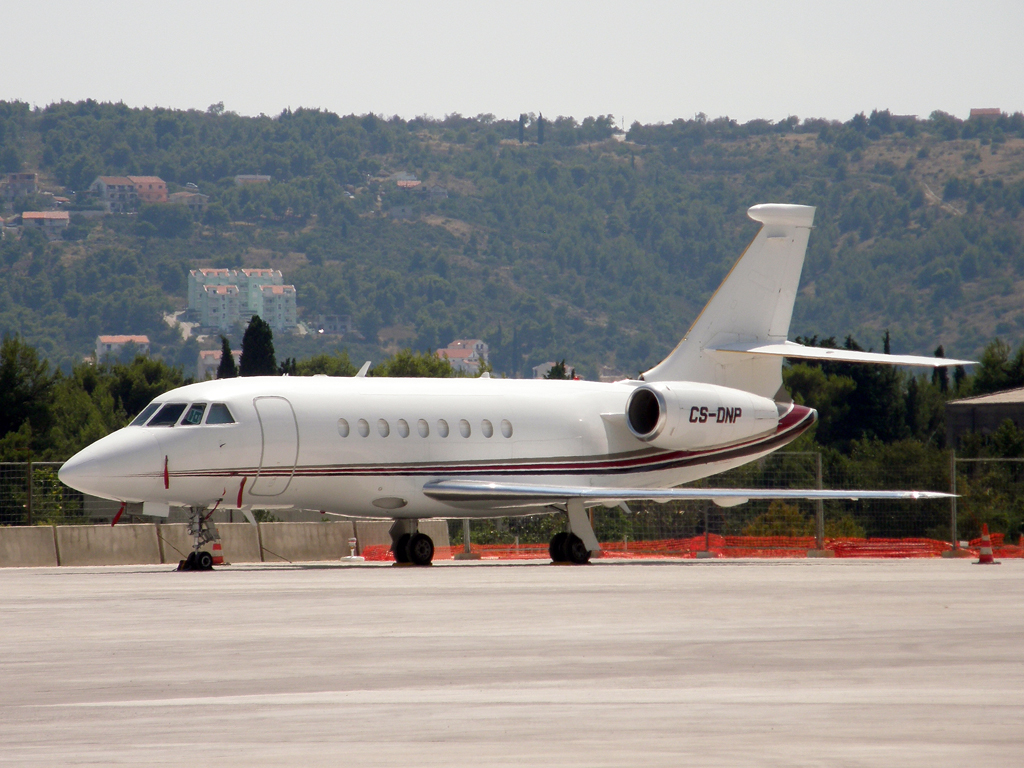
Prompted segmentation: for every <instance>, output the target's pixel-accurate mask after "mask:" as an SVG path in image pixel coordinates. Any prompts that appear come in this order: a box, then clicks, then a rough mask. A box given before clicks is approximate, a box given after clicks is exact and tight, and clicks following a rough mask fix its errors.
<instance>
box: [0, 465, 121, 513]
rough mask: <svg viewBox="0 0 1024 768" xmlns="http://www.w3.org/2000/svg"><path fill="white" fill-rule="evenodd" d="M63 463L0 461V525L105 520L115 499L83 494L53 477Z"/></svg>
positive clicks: (115, 506) (112, 510) (114, 510)
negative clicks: (110, 499)
mask: <svg viewBox="0 0 1024 768" xmlns="http://www.w3.org/2000/svg"><path fill="white" fill-rule="evenodd" d="M62 463H63V462H59V461H25V462H20V461H19V462H0V525H78V524H89V523H96V522H103V521H109V520H110V519H111V518H112V517H113V516H114V514H116V512H117V510H118V507H119V506H120V505H119V504H117V502H113V501H108V500H107V499H98V498H96V497H95V496H87V495H85V494H83V493H80V492H79V491H76V490H74V489H72V488H68V487H67V486H66V485H64V483H62V482H61V481H60V480H59V479H58V478H57V470H58V469H60V467H61V464H62Z"/></svg>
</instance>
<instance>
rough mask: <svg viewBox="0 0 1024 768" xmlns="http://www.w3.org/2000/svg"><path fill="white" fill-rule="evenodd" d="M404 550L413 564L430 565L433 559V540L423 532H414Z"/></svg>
mask: <svg viewBox="0 0 1024 768" xmlns="http://www.w3.org/2000/svg"><path fill="white" fill-rule="evenodd" d="M406 552H407V553H408V555H409V562H411V563H413V564H414V565H430V561H431V560H433V559H434V542H433V541H432V540H431V538H430V537H429V536H427V535H426V534H425V533H415V534H413V535H412V538H410V539H409V544H408V546H407V547H406Z"/></svg>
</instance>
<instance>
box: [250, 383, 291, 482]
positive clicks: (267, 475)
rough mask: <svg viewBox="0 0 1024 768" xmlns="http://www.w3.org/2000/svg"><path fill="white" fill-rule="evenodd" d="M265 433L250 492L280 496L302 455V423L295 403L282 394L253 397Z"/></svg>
mask: <svg viewBox="0 0 1024 768" xmlns="http://www.w3.org/2000/svg"><path fill="white" fill-rule="evenodd" d="M252 402H253V405H254V406H255V407H256V413H257V415H258V416H259V420H260V431H261V432H262V435H263V451H262V453H261V454H260V470H259V474H257V475H256V480H255V481H253V484H252V487H251V488H250V489H249V493H251V494H252V495H253V496H279V495H281V494H282V493H284V492H285V489H286V488H288V485H289V484H290V483H291V481H292V474H293V473H294V472H295V464H296V462H297V461H298V458H299V426H298V423H297V422H296V420H295V411H294V410H292V404H291V403H289V402H288V401H287V400H285V399H284V398H283V397H257V398H255V399H254V400H253V401H252Z"/></svg>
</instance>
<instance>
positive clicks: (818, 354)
mask: <svg viewBox="0 0 1024 768" xmlns="http://www.w3.org/2000/svg"><path fill="white" fill-rule="evenodd" d="M707 351H708V352H726V353H733V354H745V355H768V356H771V357H792V358H798V359H801V360H828V361H830V362H833V363H882V364H884V365H920V366H925V367H927V368H944V367H946V366H950V365H975V361H973V360H954V359H953V358H950V357H924V356H922V355H885V354H880V353H878V352H856V351H854V350H851V349H829V348H828V347H805V346H804V345H803V344H797V343H796V342H793V341H783V342H779V343H776V344H771V343H766V342H760V341H758V342H752V343H738V344H719V345H718V346H715V347H708V348H707Z"/></svg>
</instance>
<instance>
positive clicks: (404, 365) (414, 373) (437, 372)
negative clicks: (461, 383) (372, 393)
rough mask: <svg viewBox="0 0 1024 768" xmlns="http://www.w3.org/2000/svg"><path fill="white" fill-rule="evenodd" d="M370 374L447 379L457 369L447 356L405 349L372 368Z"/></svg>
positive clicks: (453, 374)
mask: <svg viewBox="0 0 1024 768" xmlns="http://www.w3.org/2000/svg"><path fill="white" fill-rule="evenodd" d="M370 375H371V376H395V377H415V378H434V379H445V378H450V377H452V376H455V369H454V368H452V364H451V363H450V362H448V358H446V357H445V358H441V357H437V356H436V355H434V354H431V353H430V352H420V353H415V352H413V351H412V350H411V349H403V350H402V351H401V352H398V353H396V354H395V356H394V357H392V358H391V359H389V360H385V361H384V362H382V363H381V364H380V365H377V366H374V367H373V368H371V369H370Z"/></svg>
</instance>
